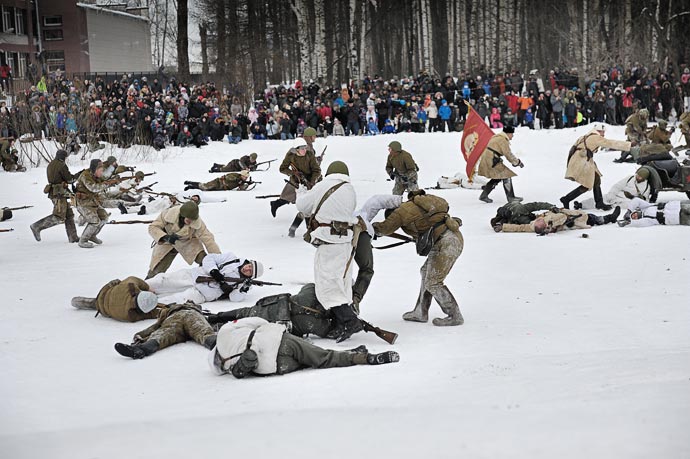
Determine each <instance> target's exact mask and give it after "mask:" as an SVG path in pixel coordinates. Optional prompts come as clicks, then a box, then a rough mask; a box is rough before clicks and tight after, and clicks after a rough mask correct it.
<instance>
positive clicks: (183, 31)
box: [177, 0, 189, 80]
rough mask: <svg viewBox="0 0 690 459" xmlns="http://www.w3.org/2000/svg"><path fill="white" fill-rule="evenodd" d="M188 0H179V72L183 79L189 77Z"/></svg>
mask: <svg viewBox="0 0 690 459" xmlns="http://www.w3.org/2000/svg"><path fill="white" fill-rule="evenodd" d="M188 16H189V9H188V8H187V0H177V73H178V75H179V76H180V79H181V80H187V79H188V78H189V49H188V45H189V33H188V31H187V19H188V18H187V17H188Z"/></svg>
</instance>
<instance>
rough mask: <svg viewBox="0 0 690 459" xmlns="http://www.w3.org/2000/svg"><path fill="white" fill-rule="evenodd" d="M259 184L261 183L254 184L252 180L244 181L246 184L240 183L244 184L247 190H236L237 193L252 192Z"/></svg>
mask: <svg viewBox="0 0 690 459" xmlns="http://www.w3.org/2000/svg"><path fill="white" fill-rule="evenodd" d="M259 183H261V182H255V181H253V180H249V181H246V182H242V184H243V185H244V184H246V185H247V188H245V189H244V190H239V189H238V191H252V190H253V189H254V188H256V185H258V184H259ZM252 185H254V186H252ZM250 187H251V188H250Z"/></svg>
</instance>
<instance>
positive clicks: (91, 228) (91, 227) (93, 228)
mask: <svg viewBox="0 0 690 459" xmlns="http://www.w3.org/2000/svg"><path fill="white" fill-rule="evenodd" d="M97 230H98V224H95V223H89V224H88V225H86V228H84V232H83V233H81V237H80V238H79V247H81V248H82V249H92V248H93V244H92V243H91V242H90V241H91V236H93V235H95V234H96V232H97Z"/></svg>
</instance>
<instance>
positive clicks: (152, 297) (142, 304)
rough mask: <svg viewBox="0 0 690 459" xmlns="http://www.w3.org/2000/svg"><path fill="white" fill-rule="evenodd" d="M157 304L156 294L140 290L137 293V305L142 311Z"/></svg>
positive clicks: (147, 310) (151, 308)
mask: <svg viewBox="0 0 690 459" xmlns="http://www.w3.org/2000/svg"><path fill="white" fill-rule="evenodd" d="M157 304H158V296H156V294H155V293H153V292H146V291H141V292H139V294H138V295H137V307H138V308H139V309H141V311H142V312H143V313H149V312H151V311H153V310H154V309H155V307H156V305H157Z"/></svg>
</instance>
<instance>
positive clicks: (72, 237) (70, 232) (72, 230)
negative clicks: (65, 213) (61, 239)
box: [65, 216, 79, 243]
mask: <svg viewBox="0 0 690 459" xmlns="http://www.w3.org/2000/svg"><path fill="white" fill-rule="evenodd" d="M65 231H67V239H68V240H69V241H70V243H72V242H79V235H78V234H77V226H76V225H75V224H74V216H71V217H67V219H66V220H65Z"/></svg>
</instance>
